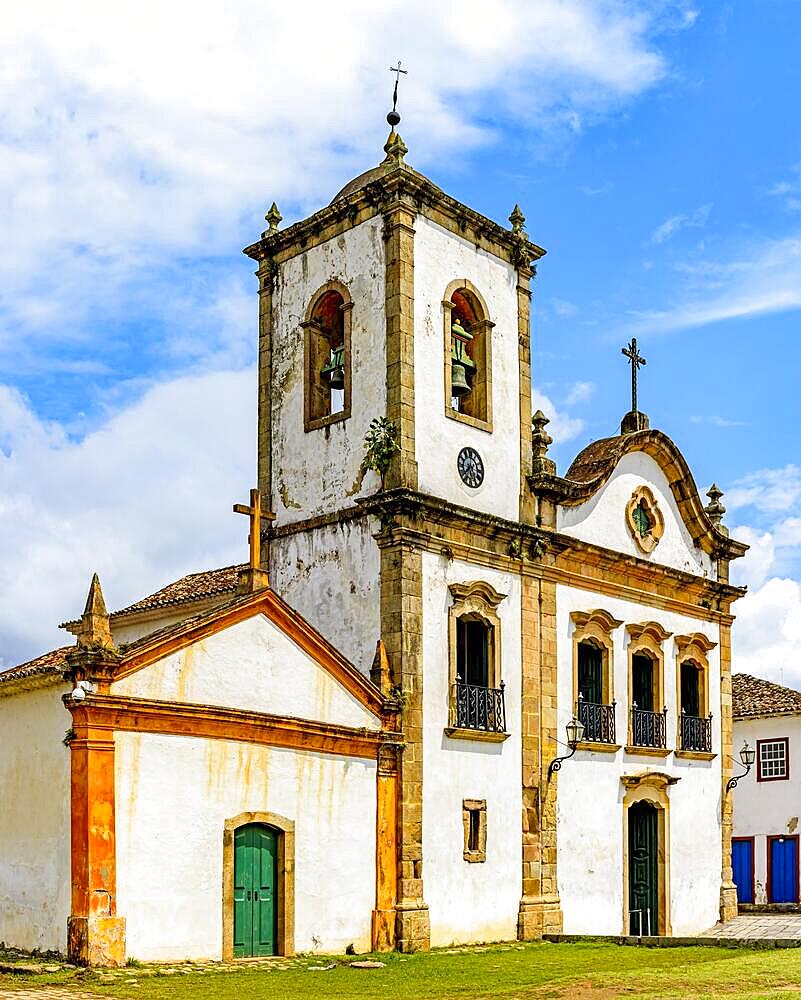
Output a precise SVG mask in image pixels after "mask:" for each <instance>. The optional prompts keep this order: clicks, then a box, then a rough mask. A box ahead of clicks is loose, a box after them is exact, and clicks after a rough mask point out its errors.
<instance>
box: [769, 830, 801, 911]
mask: <svg viewBox="0 0 801 1000" xmlns="http://www.w3.org/2000/svg"><path fill="white" fill-rule="evenodd" d="M768 851H769V852H770V857H769V864H770V899H769V900H768V902H770V903H797V902H798V840H797V838H796V837H771V838H770V839H769V840H768Z"/></svg>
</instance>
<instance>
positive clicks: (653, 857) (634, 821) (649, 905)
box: [629, 802, 660, 935]
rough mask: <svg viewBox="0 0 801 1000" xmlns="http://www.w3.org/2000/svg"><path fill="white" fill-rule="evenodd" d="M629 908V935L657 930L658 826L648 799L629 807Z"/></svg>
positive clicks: (654, 932)
mask: <svg viewBox="0 0 801 1000" xmlns="http://www.w3.org/2000/svg"><path fill="white" fill-rule="evenodd" d="M629 910H630V911H631V913H630V917H629V933H630V934H638V935H639V934H647V933H649V930H650V933H651V934H659V933H660V927H659V827H658V825H657V815H656V809H655V808H654V807H653V806H652V805H651V804H650V803H648V802H635V804H634V805H633V806H631V807H630V808H629ZM637 911H640V912H637ZM649 914H650V921H649ZM640 918H642V924H640ZM649 924H650V926H649Z"/></svg>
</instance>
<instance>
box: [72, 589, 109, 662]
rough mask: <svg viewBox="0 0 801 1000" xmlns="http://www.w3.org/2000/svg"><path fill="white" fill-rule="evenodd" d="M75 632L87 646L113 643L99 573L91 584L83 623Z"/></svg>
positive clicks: (82, 619) (79, 641) (79, 640)
mask: <svg viewBox="0 0 801 1000" xmlns="http://www.w3.org/2000/svg"><path fill="white" fill-rule="evenodd" d="M75 634H76V636H77V638H78V645H79V646H83V647H85V648H88V647H91V646H111V645H113V643H112V639H111V627H110V625H109V614H108V611H107V610H106V602H105V601H104V600H103V591H102V589H101V587H100V579H99V577H98V575H97V573H95V574H94V576H93V577H92V582H91V584H90V585H89V595H88V596H87V598H86V607H85V608H84V609H83V614H82V615H81V623H80V625H79V626H78V629H77V631H76V633H75Z"/></svg>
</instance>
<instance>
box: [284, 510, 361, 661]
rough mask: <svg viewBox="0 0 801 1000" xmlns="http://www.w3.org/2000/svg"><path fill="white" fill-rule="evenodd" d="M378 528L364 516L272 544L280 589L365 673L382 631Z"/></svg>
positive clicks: (285, 538) (285, 597)
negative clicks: (375, 534)
mask: <svg viewBox="0 0 801 1000" xmlns="http://www.w3.org/2000/svg"><path fill="white" fill-rule="evenodd" d="M377 530H378V522H377V521H375V520H374V519H372V518H361V519H359V520H355V521H346V522H345V523H343V524H330V525H326V526H324V527H320V528H315V529H313V530H310V531H304V532H299V533H298V534H296V535H289V536H285V537H283V538H275V539H273V541H272V542H271V543H270V580H271V583H272V585H273V587H274V588H275V590H276V592H277V593H279V594H280V595H281V597H283V598H284V600H285V601H287V603H288V604H290V605H291V606H292V607H293V608H295V610H296V611H298V612H300V614H302V615H303V617H304V618H305V619H306V620H307V621H309V622H311V624H312V625H314V627H315V628H316V629H318V630H319V631H320V632H321V633H322V634H323V635H324V636H325V637H326V639H328V641H329V642H330V643H332V644H333V645H334V646H335V647H336V648H337V649H338V650H339V651H340V652H341V653H342V654H343V655H344V656H346V657H347V658H348V659H349V660H350V661H351V663H353V664H355V665H356V666H357V667H358V668H359V669H360V670H361V671H362V672H363V673H365V674H369V672H370V667H371V665H372V662H373V657H374V655H375V646H376V642H377V641H378V638H379V636H380V634H381V604H380V598H381V594H380V569H381V561H380V553H379V550H378V546H377V545H376V543H375V539H374V538H373V533H374V532H376V531H377Z"/></svg>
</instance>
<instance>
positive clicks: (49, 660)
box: [0, 646, 75, 691]
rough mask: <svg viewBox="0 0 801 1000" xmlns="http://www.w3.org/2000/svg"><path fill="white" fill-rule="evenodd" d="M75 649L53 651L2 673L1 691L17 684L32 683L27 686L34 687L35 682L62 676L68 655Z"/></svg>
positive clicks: (0, 678) (0, 672)
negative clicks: (5, 686)
mask: <svg viewBox="0 0 801 1000" xmlns="http://www.w3.org/2000/svg"><path fill="white" fill-rule="evenodd" d="M73 649H75V647H74V646H61V647H60V648H59V649H51V650H50V651H49V652H47V653H42V654H41V655H40V656H36V657H34V659H32V660H27V661H26V662H25V663H18V664H17V665H16V666H14V667H9V668H8V669H6V670H3V671H0V691H1V690H3V686H4V685H8V686H9V689H10V688H11V686H12V685H13V686H14V687H16V686H17V683H16V682H25V681H28V682H30V683H29V684H26V685H25V686H34V683H33V682H35V681H38V680H45V679H47V678H51V677H56V676H60V675H61V673H62V671H63V670H64V667H65V665H66V661H67V653H69V652H70V651H71V650H73Z"/></svg>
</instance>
